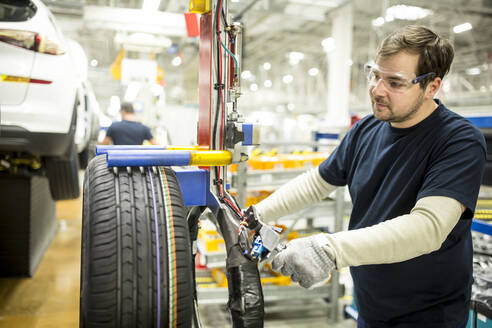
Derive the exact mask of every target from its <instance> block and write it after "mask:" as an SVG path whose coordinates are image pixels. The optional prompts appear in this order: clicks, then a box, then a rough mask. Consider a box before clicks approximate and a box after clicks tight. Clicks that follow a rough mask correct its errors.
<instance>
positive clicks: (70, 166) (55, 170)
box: [46, 143, 80, 200]
mask: <svg viewBox="0 0 492 328" xmlns="http://www.w3.org/2000/svg"><path fill="white" fill-rule="evenodd" d="M46 173H47V176H48V180H49V182H50V191H51V197H52V198H53V200H65V199H75V198H78V197H79V196H80V182H79V159H78V158H77V147H76V146H75V144H73V143H72V145H71V146H70V152H69V156H68V158H67V159H61V158H48V159H47V160H46Z"/></svg>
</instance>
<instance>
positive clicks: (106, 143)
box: [101, 136, 113, 145]
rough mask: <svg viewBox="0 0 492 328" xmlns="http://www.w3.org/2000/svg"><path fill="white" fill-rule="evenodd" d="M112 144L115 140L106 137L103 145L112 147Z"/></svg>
mask: <svg viewBox="0 0 492 328" xmlns="http://www.w3.org/2000/svg"><path fill="white" fill-rule="evenodd" d="M111 143H113V140H112V139H111V138H110V137H108V136H105V137H104V140H103V141H102V142H101V145H110V144H111Z"/></svg>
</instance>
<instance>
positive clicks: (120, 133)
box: [106, 120, 152, 145]
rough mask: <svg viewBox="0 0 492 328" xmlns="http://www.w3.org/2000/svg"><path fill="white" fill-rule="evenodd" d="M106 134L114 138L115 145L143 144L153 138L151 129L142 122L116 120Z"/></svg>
mask: <svg viewBox="0 0 492 328" xmlns="http://www.w3.org/2000/svg"><path fill="white" fill-rule="evenodd" d="M106 136H108V137H110V138H111V140H113V144H115V145H141V144H142V143H143V142H144V140H151V139H152V133H151V132H150V129H149V128H148V127H147V126H145V125H143V124H142V123H140V122H135V121H126V120H123V121H120V122H114V123H113V124H111V126H110V127H109V128H108V130H107V131H106Z"/></svg>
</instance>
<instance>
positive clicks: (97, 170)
mask: <svg viewBox="0 0 492 328" xmlns="http://www.w3.org/2000/svg"><path fill="white" fill-rule="evenodd" d="M190 12H194V13H199V14H201V17H200V49H199V60H200V65H199V119H198V140H197V145H194V146H185V147H166V148H163V147H158V146H128V147H127V146H101V147H98V149H97V154H98V155H99V156H97V157H96V158H94V159H93V160H92V161H91V162H90V164H89V166H88V168H87V170H86V175H85V179H84V201H83V232H82V264H81V292H80V297H81V300H80V326H81V327H96V326H97V327H101V326H112V327H113V326H114V327H177V326H180V327H191V326H196V327H200V326H201V324H200V320H199V314H198V307H197V292H196V283H195V272H194V256H195V255H196V252H197V250H196V239H197V235H198V229H199V218H200V215H201V214H202V212H203V211H204V210H205V209H206V208H209V209H210V210H211V212H212V213H213V216H214V217H215V221H216V224H217V225H218V227H219V230H220V232H221V234H222V236H223V238H224V240H225V245H226V251H227V258H226V271H227V278H228V289H229V301H228V308H229V311H230V313H231V316H232V322H233V326H234V327H263V313H264V312H263V311H264V303H263V293H262V287H261V282H260V276H259V272H258V261H260V260H262V259H264V258H266V257H268V255H269V254H271V253H272V252H273V251H275V250H276V248H277V246H278V243H279V235H278V233H279V231H278V229H276V228H274V227H271V226H269V225H266V224H264V223H262V222H260V221H258V219H257V217H256V215H255V213H254V212H253V210H252V209H250V210H248V211H242V210H241V209H240V207H239V205H238V204H237V202H236V201H235V199H234V198H233V197H231V196H230V195H229V194H228V192H227V190H226V185H225V181H226V169H227V167H226V165H228V164H231V163H238V162H241V161H245V160H246V159H247V156H246V155H245V154H244V153H243V152H242V151H241V150H242V147H243V146H247V145H253V144H256V143H257V136H258V133H257V129H256V127H255V126H253V125H251V124H246V123H244V121H243V120H242V117H241V115H240V113H239V112H238V110H237V99H238V98H239V97H240V95H241V89H240V87H241V86H240V72H241V36H242V29H241V25H240V24H238V23H235V22H231V21H230V17H229V15H228V1H227V0H214V1H211V0H208V1H207V0H202V1H190ZM170 166H173V167H175V166H193V167H195V168H186V169H178V168H174V169H172V168H171V167H170ZM250 232H251V233H250Z"/></svg>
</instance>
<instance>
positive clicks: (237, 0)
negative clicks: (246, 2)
mask: <svg viewBox="0 0 492 328" xmlns="http://www.w3.org/2000/svg"><path fill="white" fill-rule="evenodd" d="M239 1H240V0H231V2H239Z"/></svg>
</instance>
